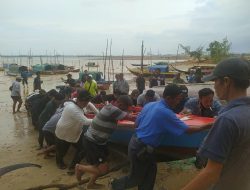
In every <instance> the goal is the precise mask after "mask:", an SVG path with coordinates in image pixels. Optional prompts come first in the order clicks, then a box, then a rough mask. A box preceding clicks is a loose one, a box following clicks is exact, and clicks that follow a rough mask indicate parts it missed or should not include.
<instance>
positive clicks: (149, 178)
mask: <svg viewBox="0 0 250 190" xmlns="http://www.w3.org/2000/svg"><path fill="white" fill-rule="evenodd" d="M146 147H147V145H146V144H144V143H143V142H142V141H141V140H140V139H138V138H137V137H136V136H133V137H132V138H131V140H130V142H129V147H128V156H129V159H130V162H131V168H130V173H129V175H128V176H125V177H121V178H119V179H114V181H113V182H112V184H111V185H112V188H113V190H122V189H128V188H132V187H135V186H138V190H153V188H154V183H155V177H156V172H157V164H156V161H155V156H154V153H153V152H151V153H149V152H147V151H145V150H146V149H145V148H146Z"/></svg>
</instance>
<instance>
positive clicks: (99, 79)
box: [79, 71, 113, 90]
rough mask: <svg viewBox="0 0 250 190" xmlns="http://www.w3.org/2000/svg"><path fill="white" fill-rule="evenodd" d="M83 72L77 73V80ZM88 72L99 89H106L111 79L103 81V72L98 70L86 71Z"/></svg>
mask: <svg viewBox="0 0 250 190" xmlns="http://www.w3.org/2000/svg"><path fill="white" fill-rule="evenodd" d="M83 74H84V73H83V72H80V73H79V80H81V79H82V76H83ZM88 74H91V75H92V77H93V79H94V80H95V81H96V82H97V87H98V89H99V90H108V89H109V87H110V85H111V84H112V83H113V81H105V80H104V79H103V77H102V76H103V73H102V72H100V71H88Z"/></svg>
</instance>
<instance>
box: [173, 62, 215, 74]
mask: <svg viewBox="0 0 250 190" xmlns="http://www.w3.org/2000/svg"><path fill="white" fill-rule="evenodd" d="M170 66H171V67H172V68H173V69H174V70H175V71H177V72H180V73H185V74H189V73H190V71H191V70H193V71H196V70H197V69H201V73H202V74H203V75H208V74H211V73H212V72H213V70H214V68H215V66H216V65H196V66H192V67H190V68H188V69H187V70H181V69H178V68H176V67H175V66H174V65H173V64H171V65H170Z"/></svg>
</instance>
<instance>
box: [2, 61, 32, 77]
mask: <svg viewBox="0 0 250 190" xmlns="http://www.w3.org/2000/svg"><path fill="white" fill-rule="evenodd" d="M21 72H27V73H26V75H27V77H31V76H32V74H33V72H32V71H29V69H28V67H26V66H20V65H18V64H10V65H9V66H8V69H6V74H7V75H9V76H18V75H20V74H21Z"/></svg>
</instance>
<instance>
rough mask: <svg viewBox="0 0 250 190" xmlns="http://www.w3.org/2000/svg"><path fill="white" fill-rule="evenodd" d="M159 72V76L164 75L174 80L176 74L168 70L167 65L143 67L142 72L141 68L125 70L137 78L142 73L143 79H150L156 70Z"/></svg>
mask: <svg viewBox="0 0 250 190" xmlns="http://www.w3.org/2000/svg"><path fill="white" fill-rule="evenodd" d="M158 69H159V70H160V71H161V73H160V74H161V75H164V76H165V77H166V78H174V76H175V75H176V73H177V72H171V71H169V70H168V66H167V65H153V66H148V67H143V70H141V68H128V67H127V70H128V71H129V72H130V73H132V74H133V75H136V76H138V75H139V74H141V73H142V75H143V76H144V77H150V76H152V75H153V74H154V72H155V71H156V70H158Z"/></svg>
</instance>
